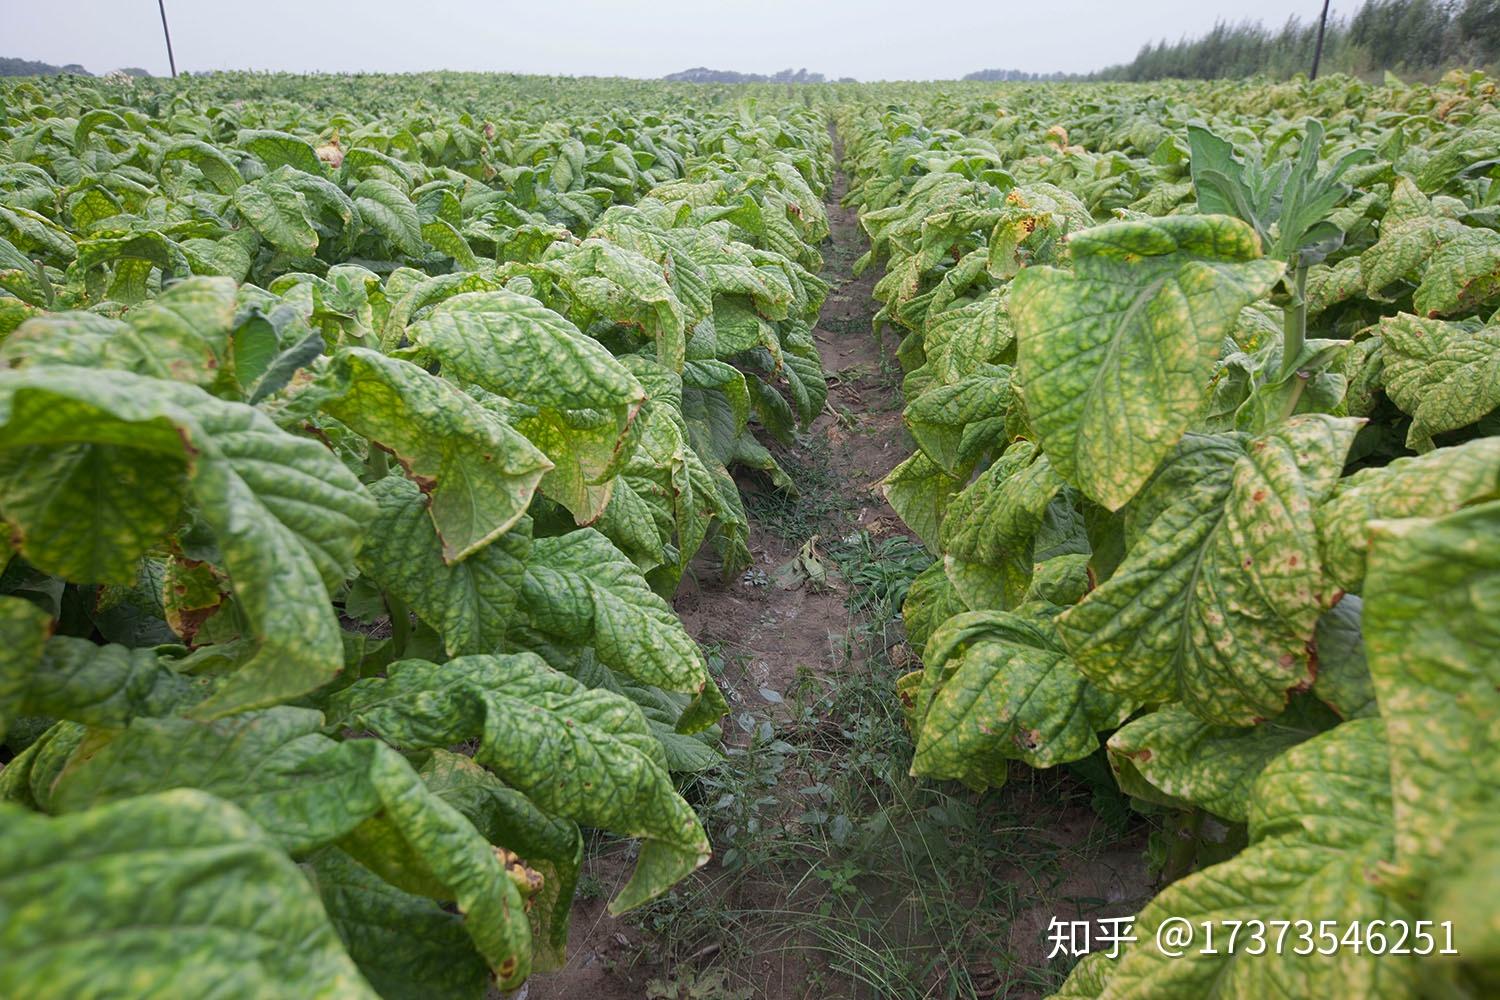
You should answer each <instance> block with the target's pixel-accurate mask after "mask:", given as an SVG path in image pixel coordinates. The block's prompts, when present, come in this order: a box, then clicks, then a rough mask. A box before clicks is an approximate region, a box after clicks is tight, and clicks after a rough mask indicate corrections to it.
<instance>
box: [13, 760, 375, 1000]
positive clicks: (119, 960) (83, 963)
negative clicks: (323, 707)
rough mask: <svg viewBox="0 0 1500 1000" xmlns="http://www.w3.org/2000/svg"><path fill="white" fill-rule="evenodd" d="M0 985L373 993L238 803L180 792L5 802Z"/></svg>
mask: <svg viewBox="0 0 1500 1000" xmlns="http://www.w3.org/2000/svg"><path fill="white" fill-rule="evenodd" d="M0 872H4V873H5V876H6V877H5V878H3V879H0V912H4V913H6V914H7V915H8V919H6V920H5V921H3V922H0V993H4V994H5V995H6V996H16V997H20V996H36V997H40V996H59V995H61V996H102V995H114V996H147V995H149V996H180V997H190V996H210V995H214V996H224V997H246V998H248V997H259V996H302V997H326V998H329V1000H332V998H335V997H338V998H343V997H351V998H354V997H357V998H369V1000H375V997H376V994H375V992H374V991H373V990H372V989H370V987H369V985H368V984H367V983H366V982H365V980H364V979H363V978H362V977H361V976H360V974H359V971H358V970H357V969H356V968H355V966H354V963H353V962H351V961H350V960H349V956H348V955H347V954H345V952H344V950H343V948H342V947H341V946H340V943H339V939H338V936H337V935H336V934H335V933H334V930H333V928H332V927H331V926H330V925H329V922H328V917H327V915H326V914H325V912H324V910H323V907H322V906H321V905H320V904H319V902H318V897H317V894H316V893H315V892H314V891H313V889H312V887H311V886H310V885H308V883H307V879H306V878H304V877H303V875H302V873H301V872H299V871H298V870H297V866H296V865H294V864H292V862H291V861H290V860H289V859H288V858H287V857H286V855H285V854H284V853H283V852H282V850H281V848H280V847H279V846H278V845H277V844H276V843H275V841H273V840H271V838H270V837H268V836H267V835H266V834H265V833H263V832H262V831H261V829H260V828H259V827H258V826H256V824H255V823H254V822H252V821H251V820H250V818H249V817H247V816H246V815H245V814H244V813H242V812H241V811H240V810H239V809H236V808H235V807H234V806H232V805H230V804H229V803H227V802H223V801H221V800H219V799H216V798H214V797H213V796H211V795H205V794H203V793H202V792H197V791H190V790H187V789H178V790H176V791H167V792H162V793H160V794H156V795H149V796H142V797H140V798H134V799H129V800H127V801H124V802H119V803H116V804H114V805H110V806H106V807H103V808H100V809H91V810H89V811H88V812H85V813H79V814H77V815H72V816H63V817H59V818H56V819H53V818H50V817H45V816H37V815H34V814H31V813H27V812H24V811H22V810H20V809H17V808H15V807H13V806H5V805H0Z"/></svg>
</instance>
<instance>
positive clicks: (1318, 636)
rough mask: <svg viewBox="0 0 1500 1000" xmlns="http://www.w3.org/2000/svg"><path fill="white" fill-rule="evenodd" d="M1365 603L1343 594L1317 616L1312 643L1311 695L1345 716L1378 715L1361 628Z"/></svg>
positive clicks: (1340, 715) (1352, 717)
mask: <svg viewBox="0 0 1500 1000" xmlns="http://www.w3.org/2000/svg"><path fill="white" fill-rule="evenodd" d="M1363 618H1364V602H1363V601H1361V600H1360V598H1359V596H1358V595H1357V594H1345V595H1344V596H1343V597H1341V598H1340V599H1339V602H1338V603H1337V604H1335V605H1334V606H1333V607H1331V608H1329V609H1328V610H1327V611H1325V612H1323V617H1321V618H1319V619H1318V627H1317V630H1316V631H1314V632H1313V643H1314V645H1315V647H1316V648H1317V651H1318V679H1317V680H1315V681H1314V682H1313V694H1315V695H1317V696H1318V698H1319V699H1320V700H1321V701H1322V702H1323V704H1325V705H1327V706H1328V707H1329V708H1331V709H1333V710H1334V711H1335V712H1337V713H1338V714H1339V717H1340V718H1344V719H1364V718H1370V717H1373V716H1376V715H1379V714H1380V712H1379V708H1378V706H1377V705H1376V703H1375V682H1374V681H1373V680H1371V678H1370V667H1369V664H1368V663H1367V662H1366V660H1365V638H1364V633H1363V631H1362V628H1361V626H1362V622H1363Z"/></svg>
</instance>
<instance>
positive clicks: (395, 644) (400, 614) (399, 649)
mask: <svg viewBox="0 0 1500 1000" xmlns="http://www.w3.org/2000/svg"><path fill="white" fill-rule="evenodd" d="M385 610H386V611H387V612H389V614H390V616H391V654H392V658H393V659H397V660H399V659H401V658H402V657H403V656H405V655H406V643H407V641H408V640H409V639H411V609H409V608H408V607H407V606H406V602H405V601H403V600H402V599H401V598H399V597H397V596H396V595H395V594H393V593H391V592H390V591H386V592H385Z"/></svg>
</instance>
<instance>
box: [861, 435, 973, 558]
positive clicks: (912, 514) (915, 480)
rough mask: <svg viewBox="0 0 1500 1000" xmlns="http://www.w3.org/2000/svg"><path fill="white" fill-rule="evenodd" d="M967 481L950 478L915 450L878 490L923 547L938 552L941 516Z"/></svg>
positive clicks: (884, 480) (923, 454) (954, 477)
mask: <svg viewBox="0 0 1500 1000" xmlns="http://www.w3.org/2000/svg"><path fill="white" fill-rule="evenodd" d="M967 478H968V477H967V476H964V477H962V478H960V477H957V476H951V475H949V474H948V473H946V472H944V471H943V470H942V468H940V467H939V466H938V465H937V463H935V462H933V461H932V459H930V458H928V457H927V455H926V454H925V453H923V452H920V451H917V452H913V453H912V454H911V456H910V457H909V458H907V459H906V461H904V462H902V463H901V464H900V465H898V466H896V467H895V468H894V469H892V470H891V471H890V473H889V474H888V475H887V476H886V477H885V478H884V479H882V480H881V481H880V491H881V492H882V493H884V494H885V498H886V500H887V501H889V502H890V505H891V507H892V508H894V509H895V511H896V513H897V514H899V515H901V520H903V521H905V522H906V525H907V527H909V528H911V530H912V531H915V532H916V533H917V537H918V538H920V539H922V542H923V544H925V545H926V546H927V547H928V548H929V549H930V550H932V551H933V552H940V551H942V550H941V548H940V547H939V546H940V538H941V533H942V525H943V516H944V515H945V514H946V513H947V510H948V504H949V503H950V502H951V501H952V499H953V495H954V494H955V493H957V492H958V491H959V490H961V489H962V488H963V486H964V482H965V481H966V480H967Z"/></svg>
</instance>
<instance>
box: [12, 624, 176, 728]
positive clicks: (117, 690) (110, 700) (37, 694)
mask: <svg viewBox="0 0 1500 1000" xmlns="http://www.w3.org/2000/svg"><path fill="white" fill-rule="evenodd" d="M15 605H22V606H23V607H25V608H31V609H32V610H33V611H35V610H36V609H35V608H34V607H33V606H32V605H31V604H28V603H27V602H25V601H22V600H20V599H19V598H13V597H11V598H4V599H0V606H3V607H5V608H6V609H7V610H11V609H13V608H14V607H15ZM38 613H40V612H38ZM43 619H44V621H43V624H44V625H50V621H49V620H46V616H45V615H44V616H43ZM32 624H34V622H33V623H32ZM44 634H45V633H44ZM7 638H10V636H7ZM16 638H24V637H20V636H18V637H16ZM33 638H34V637H33ZM7 648H8V649H12V650H15V652H14V653H13V654H12V655H9V656H7V657H6V658H5V659H3V660H0V718H3V717H4V716H6V715H10V716H19V715H39V716H45V717H48V718H56V719H68V720H70V721H73V722H81V723H83V724H85V725H89V726H101V727H106V728H119V727H121V726H124V725H126V724H127V723H128V722H130V720H131V719H134V718H136V717H137V716H154V715H166V714H168V713H169V712H173V711H175V710H177V709H178V708H180V707H181V706H183V705H187V704H191V703H192V702H194V701H196V700H197V699H198V698H199V697H200V696H201V694H202V692H201V690H198V691H195V684H194V682H193V681H192V680H191V679H190V678H188V677H185V676H183V675H182V674H179V673H177V672H176V671H175V670H173V669H172V668H171V666H170V665H169V664H168V663H167V662H164V661H163V660H162V658H161V657H159V656H158V655H157V654H156V652H155V651H154V650H150V649H127V648H126V647H124V646H119V645H115V644H113V643H111V644H110V645H108V646H96V645H94V644H93V643H92V642H89V641H88V640H87V639H78V638H75V637H73V636H55V637H54V638H52V639H51V640H50V641H48V642H47V644H46V646H45V647H43V648H42V649H40V650H37V652H38V653H40V656H38V657H32V656H31V655H30V649H29V644H28V645H21V646H19V647H18V646H8V647H7ZM200 687H201V685H200Z"/></svg>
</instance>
